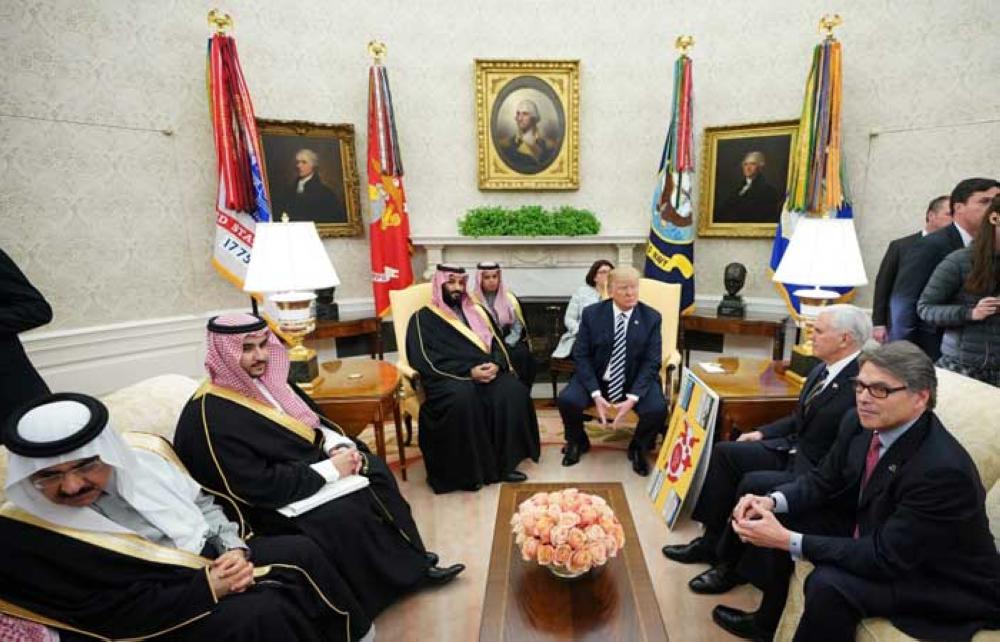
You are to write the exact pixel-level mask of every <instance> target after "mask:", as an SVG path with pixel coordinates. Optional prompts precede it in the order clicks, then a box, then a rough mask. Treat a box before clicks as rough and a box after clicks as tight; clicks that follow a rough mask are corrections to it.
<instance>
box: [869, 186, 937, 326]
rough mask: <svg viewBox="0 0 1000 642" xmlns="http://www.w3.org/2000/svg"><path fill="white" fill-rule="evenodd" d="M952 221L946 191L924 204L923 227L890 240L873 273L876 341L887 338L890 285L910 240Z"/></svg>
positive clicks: (873, 311) (910, 242)
mask: <svg viewBox="0 0 1000 642" xmlns="http://www.w3.org/2000/svg"><path fill="white" fill-rule="evenodd" d="M950 223H951V206H950V205H949V204H948V195H947V194H946V195H944V196H938V197H937V198H935V199H934V200H932V201H931V202H930V204H929V205H928V206H927V212H926V213H925V214H924V229H922V230H920V231H919V232H914V233H913V234H910V235H909V236H903V237H900V238H898V239H895V240H893V241H890V242H889V247H888V248H887V249H886V251H885V255H884V256H883V257H882V263H880V264H879V266H878V276H876V277H875V293H874V294H873V295H872V324H874V326H875V327H874V328H872V338H873V339H875V340H876V341H878V342H879V343H885V342H886V341H888V340H889V300H890V299H891V297H892V286H893V284H894V283H895V282H896V275H897V274H898V273H899V263H900V260H901V259H902V257H903V255H905V254H906V253H907V252H908V251H909V250H910V248H912V247H913V244H914V243H916V242H917V241H918V240H920V239H921V238H923V237H925V236H927V235H928V234H930V233H931V232H936V231H937V230H939V229H941V228H942V227H944V226H946V225H949V224H950Z"/></svg>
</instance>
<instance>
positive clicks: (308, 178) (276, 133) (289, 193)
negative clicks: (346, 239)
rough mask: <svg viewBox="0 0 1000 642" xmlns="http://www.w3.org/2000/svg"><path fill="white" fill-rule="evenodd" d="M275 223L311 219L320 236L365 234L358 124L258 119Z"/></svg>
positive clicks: (269, 196)
mask: <svg viewBox="0 0 1000 642" xmlns="http://www.w3.org/2000/svg"><path fill="white" fill-rule="evenodd" d="M257 131H258V133H259V134H260V146H261V154H262V155H263V158H262V159H261V162H262V163H263V166H264V181H265V183H266V184H267V194H268V199H269V200H270V202H271V211H272V215H273V216H274V220H276V221H280V220H281V215H282V214H288V218H289V220H292V221H313V222H314V223H315V224H316V230H317V231H318V232H319V235H320V236H322V237H334V236H362V235H364V228H362V226H361V200H360V191H359V189H360V188H359V183H358V166H357V161H356V157H355V151H354V125H351V124H350V123H345V124H329V125H328V124H321V123H309V122H305V121H300V120H264V119H261V118H258V119H257Z"/></svg>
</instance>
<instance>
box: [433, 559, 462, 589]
mask: <svg viewBox="0 0 1000 642" xmlns="http://www.w3.org/2000/svg"><path fill="white" fill-rule="evenodd" d="M464 570H465V564H452V565H451V566H446V567H445V568H441V567H440V566H432V567H430V568H429V569H427V573H426V575H425V576H424V577H425V578H426V582H427V584H428V585H430V586H441V585H442V584H447V583H448V582H450V581H452V580H453V579H455V576H456V575H458V574H459V573H461V572H462V571H464Z"/></svg>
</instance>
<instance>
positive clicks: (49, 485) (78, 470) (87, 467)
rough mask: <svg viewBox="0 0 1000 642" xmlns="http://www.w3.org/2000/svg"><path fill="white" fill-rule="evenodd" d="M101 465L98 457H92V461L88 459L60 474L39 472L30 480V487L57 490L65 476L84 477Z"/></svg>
mask: <svg viewBox="0 0 1000 642" xmlns="http://www.w3.org/2000/svg"><path fill="white" fill-rule="evenodd" d="M103 463H104V462H102V461H101V460H100V458H99V457H94V458H93V459H88V460H87V461H85V462H82V463H80V464H78V465H77V466H74V467H73V468H70V469H69V470H64V471H62V472H61V473H57V472H41V473H38V474H36V475H34V476H33V477H32V478H31V485H32V486H34V487H35V488H37V489H38V490H50V489H53V488H58V487H59V486H61V485H62V483H63V481H64V480H65V479H66V476H67V475H71V474H72V475H79V476H81V477H84V476H86V475H89V474H90V473H93V472H97V471H98V470H99V469H100V468H101V464H103Z"/></svg>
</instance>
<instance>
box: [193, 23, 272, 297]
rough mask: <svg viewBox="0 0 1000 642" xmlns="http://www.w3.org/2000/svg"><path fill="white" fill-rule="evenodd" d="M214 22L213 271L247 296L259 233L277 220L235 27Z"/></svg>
mask: <svg viewBox="0 0 1000 642" xmlns="http://www.w3.org/2000/svg"><path fill="white" fill-rule="evenodd" d="M209 22H210V23H213V24H215V25H216V33H215V35H213V36H212V37H211V38H209V40H208V91H209V106H210V109H211V114H212V130H213V132H214V134H215V155H216V160H217V164H218V181H219V182H218V192H217V199H216V204H215V247H214V250H213V254H212V265H213V266H215V269H216V270H218V271H219V273H220V274H222V276H223V277H225V278H226V279H227V280H228V281H229V282H231V283H232V284H233V285H235V286H236V287H238V288H240V289H241V290H242V289H243V280H244V278H245V277H246V272H247V266H248V265H250V250H251V248H252V247H253V239H254V227H255V226H256V224H257V223H258V222H263V223H266V222H268V221H270V220H271V207H270V204H269V203H268V199H267V191H266V189H265V185H264V178H263V176H264V175H263V172H262V171H261V162H260V159H261V153H260V139H259V138H258V136H257V123H256V121H255V120H254V113H253V105H252V104H251V102H250V93H249V91H248V90H247V85H246V80H245V79H244V78H243V71H242V69H240V60H239V56H238V55H237V53H236V41H235V40H234V39H233V38H232V36H230V35H229V34H228V33H226V31H227V30H228V29H229V28H230V27H231V26H232V21H231V19H230V18H229V16H228V15H221V14H218V13H217V12H216V11H214V10H213V11H212V12H211V13H210V14H209Z"/></svg>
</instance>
